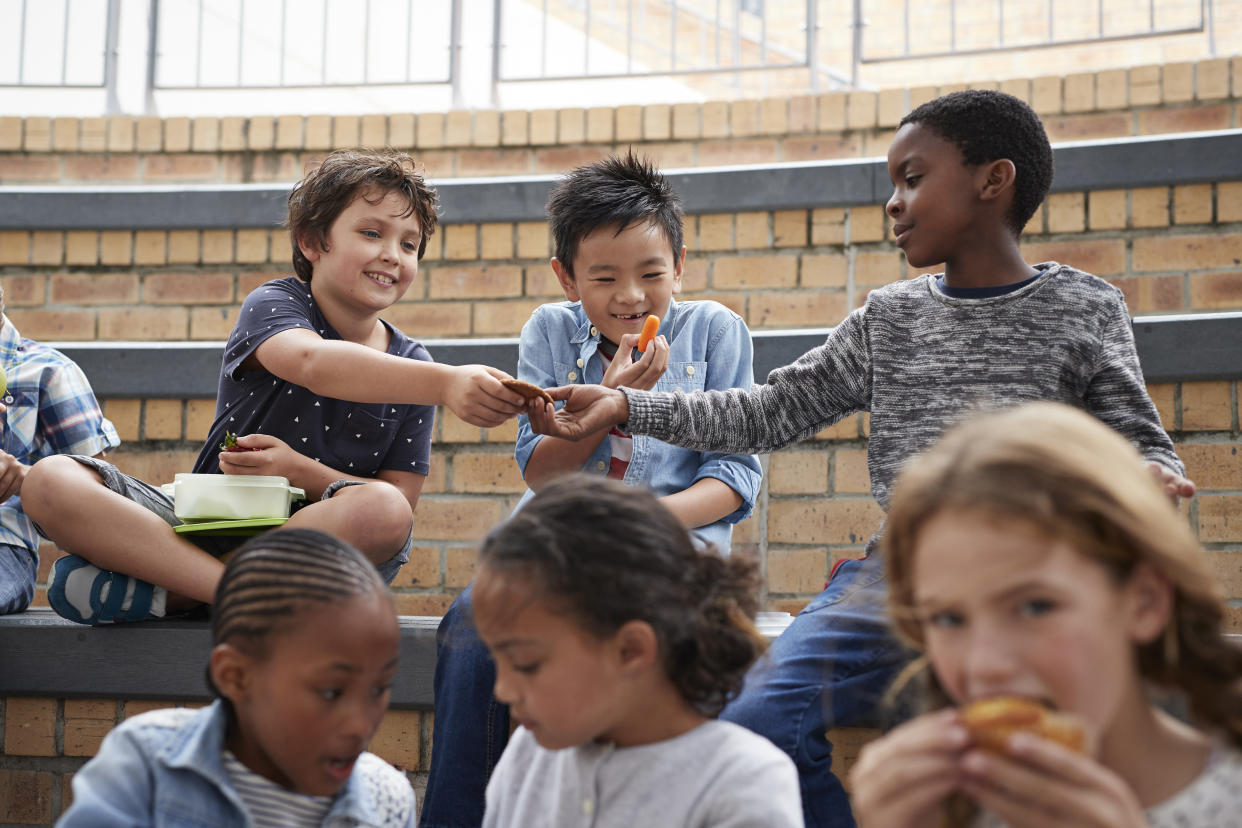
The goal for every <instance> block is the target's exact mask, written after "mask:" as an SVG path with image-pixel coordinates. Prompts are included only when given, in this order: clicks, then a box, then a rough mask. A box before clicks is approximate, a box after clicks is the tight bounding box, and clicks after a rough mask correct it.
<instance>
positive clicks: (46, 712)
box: [4, 698, 56, 756]
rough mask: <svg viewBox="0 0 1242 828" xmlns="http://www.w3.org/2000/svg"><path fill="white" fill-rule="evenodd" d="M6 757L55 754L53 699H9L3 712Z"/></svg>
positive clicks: (54, 705) (54, 701) (54, 703)
mask: <svg viewBox="0 0 1242 828" xmlns="http://www.w3.org/2000/svg"><path fill="white" fill-rule="evenodd" d="M4 753H5V755H6V756H55V755H56V700H55V699H24V698H10V699H8V701H7V702H6V705H5V713H4Z"/></svg>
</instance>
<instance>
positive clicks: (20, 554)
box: [0, 544, 39, 615]
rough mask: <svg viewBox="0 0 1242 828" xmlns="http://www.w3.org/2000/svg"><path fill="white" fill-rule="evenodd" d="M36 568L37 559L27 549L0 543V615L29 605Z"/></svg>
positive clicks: (32, 593) (37, 564)
mask: <svg viewBox="0 0 1242 828" xmlns="http://www.w3.org/2000/svg"><path fill="white" fill-rule="evenodd" d="M38 570H39V559H38V558H37V557H35V556H34V555H33V554H32V553H31V552H30V550H29V549H24V548H22V547H20V546H11V545H9V544H0V615H7V614H9V613H13V612H22V611H24V610H25V609H26V607H28V606H30V601H31V599H33V598H34V586H35V578H36V577H37V576H38Z"/></svg>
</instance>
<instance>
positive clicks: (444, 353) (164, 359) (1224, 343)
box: [48, 313, 1242, 398]
mask: <svg viewBox="0 0 1242 828" xmlns="http://www.w3.org/2000/svg"><path fill="white" fill-rule="evenodd" d="M830 330H831V329H830V328H819V329H810V330H794V331H755V332H754V333H753V334H752V336H753V338H754V342H755V358H754V368H755V378H756V379H757V380H758V381H760V382H762V381H764V380H765V379H766V378H767V375H768V372H769V371H771V370H772V369H773V368H779V367H780V366H782V365H788V364H789V363H791V362H793V361H794V360H795V359H797V358H798V357H799V356H801V355H802V354H804V353H806V352H807V351H809V350H811V349H812V348H814V347H816V346H818V345H820V344H822V343H823V341H824V339H825V337H827V335H828V332H829V331H830ZM1134 338H1135V342H1136V345H1137V347H1138V353H1139V359H1140V360H1141V362H1142V364H1143V373H1144V376H1145V377H1146V379H1147V381H1148V382H1175V381H1181V380H1185V381H1193V380H1218V379H1238V378H1242V313H1212V314H1194V315H1180V316H1144V317H1139V318H1137V319H1135V321H1134ZM48 344H50V345H52V346H53V347H55V348H58V349H59V350H61V351H63V352H64V353H65V354H67V355H68V356H69V357H70V358H72V359H73V360H74V361H75V362H77V363H78V364H79V365H80V366H82V370H84V371H85V372H86V375H87V376H88V377H89V378H90V380H91V385H92V386H93V387H94V388H95V393H96V394H97V395H98V396H100V397H105V398H107V397H198V398H205V397H215V395H216V382H217V379H218V376H219V371H220V358H221V354H222V352H223V343H221V342H59V343H57V342H52V343H48ZM425 344H426V345H427V347H428V349H430V351H431V353H432V355H433V356H434V357H435V358H436V359H437V360H438V361H440V362H443V363H447V364H449V365H465V364H468V363H482V364H484V365H494V366H496V367H497V368H500V369H502V370H504V371H508V372H509V373H513V372H514V371H516V370H517V340H516V339H442V340H428V341H427V342H426V343H425Z"/></svg>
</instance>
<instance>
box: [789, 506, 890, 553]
mask: <svg viewBox="0 0 1242 828" xmlns="http://www.w3.org/2000/svg"><path fill="white" fill-rule="evenodd" d="M883 516H884V515H883V512H881V510H880V507H879V506H878V505H877V504H876V502H875V501H874V500H871V499H867V500H822V499H817V500H794V501H785V500H777V501H774V502H772V503H771V505H769V506H768V542H769V543H850V544H862V543H865V542H866V541H867V538H869V537H870V536H871V535H872V534H874V532H875V530H876V529H878V528H879V525H880V522H881V520H882V519H883Z"/></svg>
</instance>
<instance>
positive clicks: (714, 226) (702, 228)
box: [698, 213, 733, 250]
mask: <svg viewBox="0 0 1242 828" xmlns="http://www.w3.org/2000/svg"><path fill="white" fill-rule="evenodd" d="M698 249H699V250H731V249H733V214H732V213H721V214H712V215H706V216H699V244H698Z"/></svg>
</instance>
